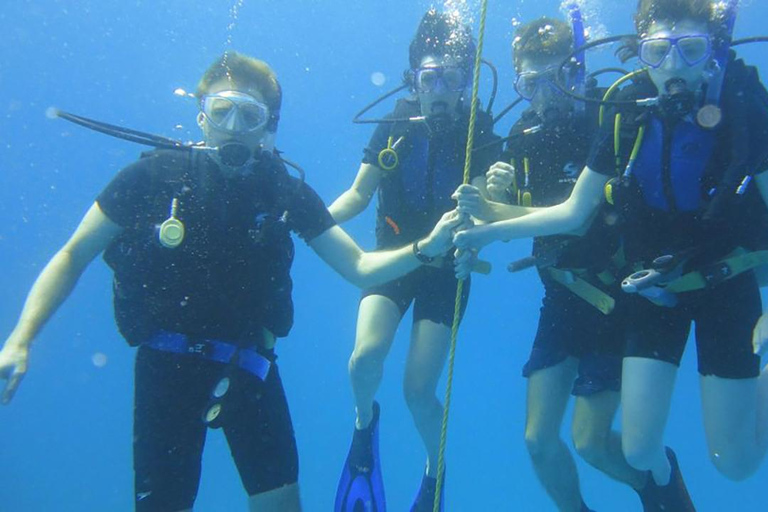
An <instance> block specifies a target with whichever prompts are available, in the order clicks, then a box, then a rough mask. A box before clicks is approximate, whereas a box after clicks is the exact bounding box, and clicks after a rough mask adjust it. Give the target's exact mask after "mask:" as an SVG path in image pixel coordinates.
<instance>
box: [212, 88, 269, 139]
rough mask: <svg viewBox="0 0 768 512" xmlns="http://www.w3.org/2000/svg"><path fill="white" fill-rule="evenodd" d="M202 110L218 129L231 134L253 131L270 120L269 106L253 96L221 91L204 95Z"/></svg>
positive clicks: (262, 126)
mask: <svg viewBox="0 0 768 512" xmlns="http://www.w3.org/2000/svg"><path fill="white" fill-rule="evenodd" d="M200 110H201V112H202V113H203V115H204V116H205V118H206V120H207V121H208V122H209V123H210V124H211V125H212V126H213V127H214V128H216V129H218V130H221V131H223V132H227V133H231V134H245V133H251V132H254V131H256V130H259V129H261V128H264V127H266V126H267V124H268V123H269V122H270V113H269V107H268V106H267V105H265V104H264V103H262V102H260V101H259V100H257V99H256V98H254V97H253V96H251V95H249V94H245V93H241V92H237V91H221V92H218V93H215V94H208V95H206V96H203V98H202V99H201V100H200Z"/></svg>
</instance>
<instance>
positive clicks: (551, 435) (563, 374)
mask: <svg viewBox="0 0 768 512" xmlns="http://www.w3.org/2000/svg"><path fill="white" fill-rule="evenodd" d="M577 371H578V361H577V360H575V359H572V358H569V359H567V360H565V361H563V362H562V363H560V364H558V365H556V366H553V367H551V368H545V369H543V370H538V371H536V372H534V373H533V374H532V375H531V376H530V377H529V378H528V405H527V414H526V425H525V443H526V445H527V447H528V453H529V454H530V456H531V461H532V462H533V468H534V470H535V471H536V475H537V476H538V478H539V481H540V482H541V484H542V485H543V486H544V489H545V490H546V491H547V494H548V495H549V496H550V498H552V500H553V501H554V502H555V504H556V505H557V508H558V509H559V510H561V511H566V512H568V511H575V512H578V511H580V510H581V509H582V508H581V507H582V497H581V489H580V486H579V474H578V472H577V470H576V464H575V463H574V461H573V456H572V455H571V452H570V450H569V449H568V447H567V446H566V445H565V443H564V442H563V440H562V439H561V438H560V429H561V426H562V423H563V416H564V415H565V409H566V406H567V405H568V400H569V399H570V397H571V389H572V388H573V381H574V379H575V378H576V373H577Z"/></svg>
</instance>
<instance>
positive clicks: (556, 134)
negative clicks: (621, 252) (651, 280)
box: [503, 106, 619, 272]
mask: <svg viewBox="0 0 768 512" xmlns="http://www.w3.org/2000/svg"><path fill="white" fill-rule="evenodd" d="M537 126H541V129H539V130H538V131H533V132H531V133H529V134H525V135H523V132H524V131H525V130H529V129H531V128H534V127H537ZM597 129H598V121H597V108H595V107H593V106H589V108H587V109H586V111H585V112H583V113H580V114H578V113H577V114H574V116H573V117H572V118H571V119H569V120H567V121H565V122H563V123H561V124H559V125H557V126H553V127H543V126H542V124H541V120H540V119H539V117H538V116H537V115H536V113H535V112H534V111H533V110H527V111H526V112H524V113H523V115H522V116H521V119H520V120H519V121H518V122H517V123H515V125H514V126H513V127H512V129H511V131H510V137H512V138H511V139H510V140H509V142H508V143H507V148H506V151H505V152H504V156H503V158H504V160H505V161H506V162H513V163H514V165H515V181H516V184H517V187H518V190H520V191H521V192H523V191H527V192H530V194H531V200H532V206H534V207H548V206H553V205H556V204H560V203H562V202H564V201H566V200H567V199H568V197H569V196H570V195H571V192H572V191H573V187H574V185H575V184H576V181H577V180H578V178H579V175H580V174H581V172H582V170H583V169H584V166H585V164H586V162H587V157H588V155H589V151H590V147H591V141H592V139H593V137H594V136H595V133H596V132H597ZM526 160H527V161H528V173H527V177H526V172H525V168H526V163H525V162H526ZM513 195H515V194H513ZM511 199H512V201H511V202H512V204H515V202H516V201H517V197H512V198H511ZM614 217H615V214H614V212H613V211H612V210H611V208H610V207H609V206H607V205H606V206H604V207H603V208H601V211H600V213H599V215H598V216H597V217H596V218H595V219H594V221H593V223H592V225H591V227H590V229H589V230H588V232H587V233H585V234H584V236H580V237H576V236H548V237H538V238H536V239H534V245H533V252H534V255H536V256H543V255H544V253H546V252H548V251H551V250H558V248H560V247H564V249H562V252H561V254H560V256H559V258H558V259H557V263H556V266H559V267H562V268H586V269H590V270H592V271H595V272H601V271H603V270H604V269H606V268H607V267H608V266H610V264H611V258H612V257H613V256H614V254H616V251H617V250H618V247H619V241H618V234H617V233H616V231H615V228H614V226H613V225H614V224H615V222H614V221H613V219H614Z"/></svg>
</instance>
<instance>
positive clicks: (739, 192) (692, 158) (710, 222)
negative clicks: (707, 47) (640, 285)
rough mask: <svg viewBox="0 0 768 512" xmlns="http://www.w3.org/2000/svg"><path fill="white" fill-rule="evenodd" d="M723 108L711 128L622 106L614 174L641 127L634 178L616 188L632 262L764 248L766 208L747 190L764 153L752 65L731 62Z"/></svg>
mask: <svg viewBox="0 0 768 512" xmlns="http://www.w3.org/2000/svg"><path fill="white" fill-rule="evenodd" d="M649 87H651V86H650V84H649V83H645V82H644V81H641V82H639V83H637V84H635V85H633V86H630V87H627V88H626V89H625V90H624V91H623V92H622V93H621V96H623V97H624V98H627V97H630V98H631V97H638V98H643V97H647V91H648V88H649ZM721 106H722V109H723V113H724V119H723V122H722V123H721V124H720V125H719V126H718V127H716V128H715V129H705V128H702V127H700V126H698V125H697V124H696V120H695V118H694V116H688V117H686V118H684V119H681V120H670V119H669V118H668V117H667V116H665V114H664V112H663V111H661V110H660V108H659V107H654V108H652V109H650V110H649V109H647V108H646V109H643V108H640V109H627V108H622V109H621V110H622V112H621V114H622V117H621V124H620V126H619V127H618V129H619V130H620V132H619V140H620V150H619V152H618V153H619V154H618V155H617V173H618V174H619V175H621V173H622V172H624V170H625V168H626V166H627V163H628V162H629V159H630V153H631V152H632V149H633V146H634V145H635V143H636V142H637V141H636V137H638V133H640V132H639V129H640V127H641V126H642V127H643V129H644V134H643V135H642V137H641V141H640V144H641V146H640V149H639V152H638V154H637V158H636V159H635V161H634V163H633V164H632V168H631V175H630V176H628V177H627V176H625V177H623V178H621V181H622V183H621V186H620V187H616V186H614V187H613V188H614V190H616V194H615V203H616V206H617V208H618V211H620V212H621V214H622V219H623V221H624V229H623V233H624V235H625V236H624V240H625V248H626V250H627V256H628V258H630V260H631V261H634V262H649V261H652V260H653V259H654V258H656V257H658V256H661V255H664V254H671V253H676V252H681V251H690V250H691V249H692V248H697V250H696V252H697V253H698V254H699V257H698V258H696V259H698V260H704V261H706V260H711V259H713V258H719V257H722V256H724V255H726V254H728V253H729V252H731V251H733V250H734V249H735V248H736V247H745V248H748V249H757V248H763V247H768V210H766V208H765V205H764V204H763V201H762V198H761V197H760V194H759V191H758V190H757V187H756V186H755V185H754V184H752V185H751V186H750V181H751V179H752V176H754V175H755V174H757V173H759V172H761V171H763V170H764V169H765V167H766V156H768V93H766V91H765V88H764V87H763V85H762V84H761V83H760V80H759V77H758V76H757V71H756V69H755V68H752V67H749V66H746V65H745V64H744V62H743V61H741V60H737V59H734V58H732V60H731V62H730V63H729V66H728V71H727V74H726V78H725V83H724V89H723V95H722V98H721ZM612 121H613V117H611V118H609V120H606V122H612Z"/></svg>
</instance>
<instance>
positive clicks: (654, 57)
mask: <svg viewBox="0 0 768 512" xmlns="http://www.w3.org/2000/svg"><path fill="white" fill-rule="evenodd" d="M671 49H672V41H671V40H669V39H666V38H657V39H643V40H642V41H640V49H639V52H638V54H639V56H640V61H641V62H642V63H643V64H645V65H646V66H650V67H652V68H658V67H659V66H661V63H662V62H664V59H666V58H667V55H669V51H670V50H671Z"/></svg>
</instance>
